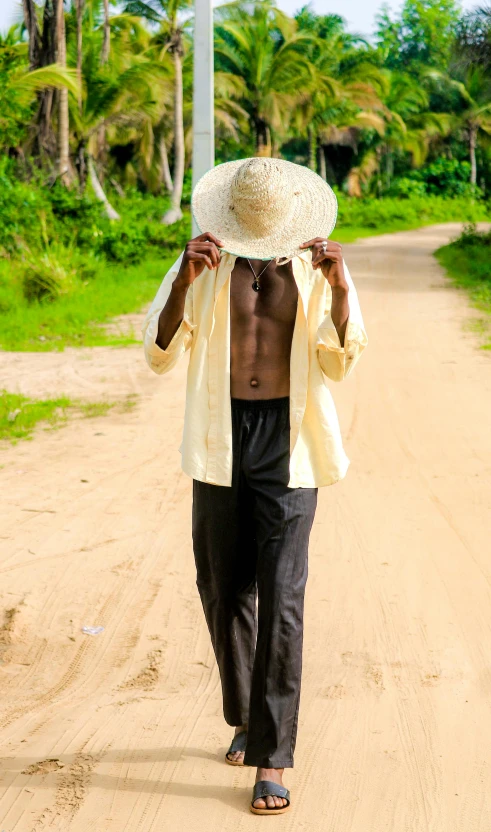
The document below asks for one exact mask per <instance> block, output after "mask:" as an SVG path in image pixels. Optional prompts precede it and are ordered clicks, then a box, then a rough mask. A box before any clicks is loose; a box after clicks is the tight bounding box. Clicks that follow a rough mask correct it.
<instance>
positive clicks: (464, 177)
mask: <svg viewBox="0 0 491 832" xmlns="http://www.w3.org/2000/svg"><path fill="white" fill-rule="evenodd" d="M470 174H471V166H470V164H469V162H466V161H460V160H459V159H446V158H445V157H444V156H442V157H441V158H439V159H436V160H435V161H434V162H432V163H431V164H429V165H427V166H426V167H423V168H420V169H419V170H413V171H411V173H410V174H408V175H407V176H403V177H401V178H399V179H395V180H394V182H393V183H392V185H391V188H390V191H389V196H399V197H410V196H418V195H423V194H430V195H432V196H442V197H447V198H450V199H453V198H454V197H471V198H472V197H474V198H477V199H480V198H481V197H482V196H483V193H482V191H481V189H480V188H478V187H477V186H476V185H471V183H470V181H469V179H470Z"/></svg>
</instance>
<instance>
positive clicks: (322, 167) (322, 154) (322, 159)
mask: <svg viewBox="0 0 491 832" xmlns="http://www.w3.org/2000/svg"><path fill="white" fill-rule="evenodd" d="M319 175H320V176H321V177H322V179H323V180H324V182H327V170H326V151H325V150H324V145H322V144H320V145H319Z"/></svg>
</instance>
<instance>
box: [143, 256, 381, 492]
mask: <svg viewBox="0 0 491 832" xmlns="http://www.w3.org/2000/svg"><path fill="white" fill-rule="evenodd" d="M182 257H183V254H181V255H180V256H179V258H178V259H177V260H176V262H175V263H174V265H173V266H172V268H171V269H170V270H169V271H168V272H167V274H166V275H165V277H164V279H163V281H162V284H161V286H160V288H159V290H158V292H157V294H156V296H155V299H154V301H153V303H152V304H151V306H150V309H149V310H148V313H147V315H146V317H145V321H144V323H143V326H142V334H143V340H144V350H145V358H146V360H147V363H148V365H149V367H150V369H152V370H153V371H154V372H155V373H157V374H159V375H160V374H162V373H166V372H167V371H168V370H170V369H171V368H172V367H174V365H175V364H176V362H177V361H178V359H179V358H180V356H181V355H183V354H184V353H185V352H186V350H188V349H190V351H191V354H190V359H189V366H188V374H187V390H186V411H185V417H184V432H183V440H182V445H181V448H180V450H181V454H182V469H183V471H184V472H185V473H186V474H188V475H189V476H190V477H193V478H194V479H197V480H201V481H202V482H208V483H212V484H215V485H225V486H230V485H231V483H232V414H231V404H230V278H231V274H232V270H233V268H234V265H235V260H236V257H235V255H233V254H227V253H224V254H222V257H221V260H220V265H219V267H218V269H216V270H210V269H207V268H205V269H204V270H203V272H202V273H201V274H200V276H199V277H198V278H197V279H196V280H195V281H194V283H193V284H192V285H191V286H190V287H189V289H188V292H187V295H186V303H185V310H184V317H183V320H182V322H181V324H180V326H179V328H178V330H177V332H176V333H175V335H174V337H173V338H172V341H171V342H170V344H169V346H168V347H167V349H165V350H162V349H161V348H160V347H159V346H157V344H156V343H155V340H156V338H157V334H158V320H159V316H160V313H161V311H162V309H163V308H164V306H165V304H166V302H167V299H168V297H169V294H170V291H171V288H172V282H173V280H174V279H175V278H176V276H177V273H178V271H179V267H180V265H181V260H182ZM343 262H344V261H343ZM292 267H293V274H294V277H295V281H296V284H297V287H298V305H297V316H296V320H295V328H294V331H293V339H292V345H291V354H290V480H289V483H288V485H289V487H290V488H297V487H302V488H315V487H319V486H323V485H331V484H332V483H334V482H337V481H338V480H340V479H342V478H343V477H344V476H345V475H346V472H347V470H348V466H349V464H350V460H349V459H348V457H347V456H346V453H345V451H344V448H343V443H342V438H341V431H340V427H339V421H338V417H337V413H336V408H335V406H334V401H333V398H332V395H331V392H330V390H329V388H328V386H327V384H326V377H327V378H329V379H331V380H332V381H342V380H343V379H344V378H346V377H347V376H348V375H350V373H352V372H353V368H354V366H355V364H356V363H357V362H358V359H359V358H360V355H361V353H362V352H363V350H364V349H365V347H366V346H367V344H368V337H367V334H366V331H365V327H364V323H363V318H362V314H361V310H360V304H359V301H358V295H357V292H356V289H355V286H354V284H353V280H352V278H351V275H350V273H349V270H348V268H347V266H346V263H344V270H345V276H346V280H347V282H348V285H349V292H348V302H349V310H350V311H349V317H348V323H347V326H346V334H345V338H344V347H342V346H341V342H340V339H339V335H338V333H337V330H336V327H335V326H334V323H333V321H332V318H331V311H330V310H331V301H332V292H331V287H330V285H329V282H328V281H327V280H326V278H325V277H324V275H323V274H322V271H321V270H320V269H317V270H314V269H313V268H312V255H311V252H310V251H306V252H305V254H302V255H301V256H298V257H294V258H293V260H292Z"/></svg>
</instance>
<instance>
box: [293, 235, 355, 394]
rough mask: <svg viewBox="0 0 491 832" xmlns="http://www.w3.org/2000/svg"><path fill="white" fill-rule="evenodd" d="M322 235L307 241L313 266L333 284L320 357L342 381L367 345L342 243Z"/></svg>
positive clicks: (320, 334)
mask: <svg viewBox="0 0 491 832" xmlns="http://www.w3.org/2000/svg"><path fill="white" fill-rule="evenodd" d="M325 242H326V241H325V240H322V239H321V238H320V237H319V238H316V239H315V240H310V242H309V243H305V244H304V246H303V248H307V247H310V248H312V267H313V268H314V269H321V271H322V273H323V275H324V277H325V278H326V280H327V281H328V283H329V286H330V296H331V297H330V306H329V308H327V307H326V317H325V318H324V320H323V322H322V324H321V325H320V327H319V330H318V333H317V356H318V359H319V363H320V365H321V369H322V372H323V373H324V375H326V376H327V377H328V378H330V379H331V380H332V381H342V380H343V379H344V378H346V377H347V376H348V375H349V374H350V373H351V372H352V371H353V368H354V366H355V364H356V363H357V362H358V359H359V358H360V355H361V354H362V352H363V350H364V349H365V347H366V345H367V344H368V336H367V333H366V331H365V325H364V323H363V318H362V314H361V309H360V304H359V301H358V295H357V292H356V288H355V286H354V283H353V281H352V279H351V275H350V273H349V270H348V267H347V265H346V263H345V262H344V259H343V254H342V247H341V246H340V245H339V243H332V242H330V241H329V242H328V243H327V246H325V245H324V244H325Z"/></svg>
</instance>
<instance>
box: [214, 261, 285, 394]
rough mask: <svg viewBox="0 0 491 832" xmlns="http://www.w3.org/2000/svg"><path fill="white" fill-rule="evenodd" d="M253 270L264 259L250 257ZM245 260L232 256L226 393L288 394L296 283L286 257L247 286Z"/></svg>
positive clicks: (250, 279) (248, 273)
mask: <svg viewBox="0 0 491 832" xmlns="http://www.w3.org/2000/svg"><path fill="white" fill-rule="evenodd" d="M251 263H252V266H253V267H254V270H255V272H256V274H258V273H259V272H261V270H262V269H263V268H264V266H265V265H266V264H265V262H264V261H261V260H251ZM253 281H254V275H253V273H252V271H251V269H250V266H249V264H248V262H247V260H245V259H243V258H240V257H238V258H237V260H236V261H235V266H234V270H233V272H232V278H231V285H230V316H231V337H230V342H231V343H230V372H231V380H230V387H231V390H230V392H231V396H232V397H233V398H238V399H276V398H280V397H282V396H289V395H290V352H291V344H292V337H293V330H294V327H295V319H296V315H297V302H298V289H297V284H296V282H295V278H294V276H293V270H292V265H291V262H290V263H287V264H286V265H284V266H276V265H275V263H274V262H272V263H271V265H270V266H269V267H268V268H267V269H266V271H265V272H264V274H263V275H262V277H261V278H260V284H261V289H260V291H259V292H255V291H254V290H253V289H252V283H253Z"/></svg>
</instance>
